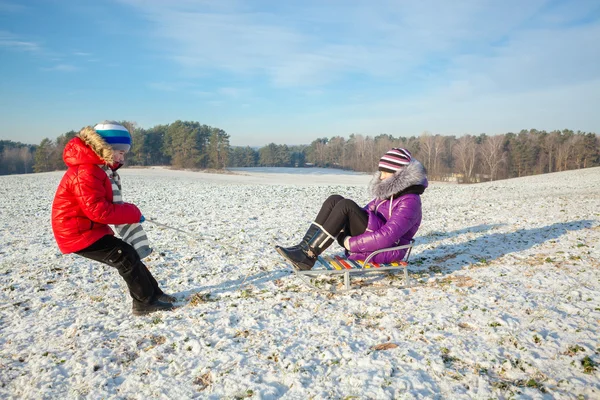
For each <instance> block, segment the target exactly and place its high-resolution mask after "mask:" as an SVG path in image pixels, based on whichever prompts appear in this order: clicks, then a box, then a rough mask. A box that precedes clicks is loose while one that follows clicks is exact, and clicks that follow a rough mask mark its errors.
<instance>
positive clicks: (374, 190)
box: [369, 159, 428, 200]
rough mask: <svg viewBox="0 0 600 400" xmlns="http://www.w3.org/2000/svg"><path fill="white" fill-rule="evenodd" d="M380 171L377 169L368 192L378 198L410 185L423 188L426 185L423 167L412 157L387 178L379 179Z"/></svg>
mask: <svg viewBox="0 0 600 400" xmlns="http://www.w3.org/2000/svg"><path fill="white" fill-rule="evenodd" d="M380 176H381V172H380V171H377V172H376V173H375V175H373V179H372V180H371V183H370V184H369V192H370V193H371V195H372V196H373V197H377V198H378V199H382V200H383V199H388V198H390V197H391V196H392V195H394V196H395V195H396V194H398V193H400V192H402V191H403V190H406V189H408V188H409V187H411V186H422V187H423V189H425V188H426V187H427V185H428V182H427V173H426V172H425V167H423V165H422V164H421V163H420V162H419V161H417V160H415V159H413V160H412V161H411V162H410V164H408V165H407V166H406V167H404V168H402V169H400V170H399V171H397V172H396V173H395V174H394V175H392V176H390V177H389V178H387V179H384V180H381V179H379V177H380Z"/></svg>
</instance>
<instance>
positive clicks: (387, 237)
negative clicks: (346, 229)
mask: <svg viewBox="0 0 600 400" xmlns="http://www.w3.org/2000/svg"><path fill="white" fill-rule="evenodd" d="M419 217H420V204H417V201H415V199H413V198H410V197H408V198H406V199H405V200H402V201H401V202H400V204H398V206H397V207H395V208H394V210H393V211H392V215H391V216H390V218H389V219H388V220H387V222H386V223H385V224H384V225H383V226H381V227H380V228H379V229H378V230H376V231H373V232H368V231H367V232H365V233H363V234H362V235H358V236H354V237H352V238H350V241H349V242H350V252H351V253H371V252H373V251H375V250H380V249H385V248H388V247H393V246H395V244H396V243H397V242H398V240H400V238H401V237H402V236H403V235H404V234H405V233H406V232H407V231H408V230H409V229H410V228H412V227H413V226H414V224H415V223H416V222H417V220H418V219H419Z"/></svg>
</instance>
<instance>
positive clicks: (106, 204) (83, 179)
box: [72, 166, 142, 225]
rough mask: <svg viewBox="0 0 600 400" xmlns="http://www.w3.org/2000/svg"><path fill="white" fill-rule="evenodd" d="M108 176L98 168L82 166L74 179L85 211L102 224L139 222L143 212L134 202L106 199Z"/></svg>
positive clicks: (88, 215) (89, 216)
mask: <svg viewBox="0 0 600 400" xmlns="http://www.w3.org/2000/svg"><path fill="white" fill-rule="evenodd" d="M94 167H95V166H94ZM106 180H108V176H106V174H105V173H104V171H102V170H98V168H85V167H80V168H79V170H78V171H77V174H76V176H75V177H74V179H73V181H72V185H73V193H74V195H75V197H76V198H77V202H78V203H79V206H80V207H81V210H82V211H83V213H84V214H85V215H86V217H88V218H89V219H90V220H92V221H94V222H98V223H101V224H107V225H108V224H110V225H119V224H133V223H135V222H139V221H140V219H141V218H142V213H141V212H140V210H139V209H138V208H137V206H135V205H134V204H130V203H121V204H114V203H113V202H112V201H108V200H107V199H106V194H107V193H106V187H107V186H109V187H110V181H109V182H106Z"/></svg>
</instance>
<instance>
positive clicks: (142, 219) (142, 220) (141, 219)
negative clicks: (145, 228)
mask: <svg viewBox="0 0 600 400" xmlns="http://www.w3.org/2000/svg"><path fill="white" fill-rule="evenodd" d="M145 220H146V218H144V216H143V215H142V218H140V224H141V223H142V222H144V221H145Z"/></svg>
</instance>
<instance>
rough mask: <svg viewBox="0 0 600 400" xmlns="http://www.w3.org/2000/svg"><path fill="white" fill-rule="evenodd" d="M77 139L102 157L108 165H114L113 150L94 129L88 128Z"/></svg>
mask: <svg viewBox="0 0 600 400" xmlns="http://www.w3.org/2000/svg"><path fill="white" fill-rule="evenodd" d="M77 137H79V139H81V140H82V141H83V143H85V144H86V145H87V146H89V148H91V149H92V151H93V152H94V153H96V154H97V155H98V157H100V159H101V160H102V161H104V162H105V163H106V164H108V165H111V164H113V162H114V161H113V148H112V147H111V146H110V145H109V144H108V143H106V141H105V140H104V139H103V138H102V136H100V135H99V134H98V132H96V131H95V130H94V128H92V127H91V126H86V127H85V128H83V129H82V130H81V131H80V132H79V133H78V134H77Z"/></svg>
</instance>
